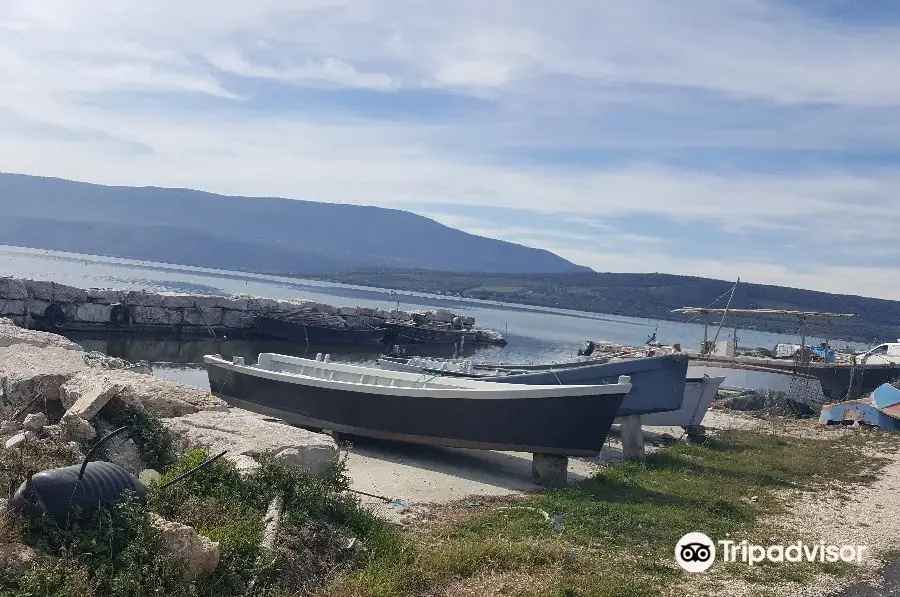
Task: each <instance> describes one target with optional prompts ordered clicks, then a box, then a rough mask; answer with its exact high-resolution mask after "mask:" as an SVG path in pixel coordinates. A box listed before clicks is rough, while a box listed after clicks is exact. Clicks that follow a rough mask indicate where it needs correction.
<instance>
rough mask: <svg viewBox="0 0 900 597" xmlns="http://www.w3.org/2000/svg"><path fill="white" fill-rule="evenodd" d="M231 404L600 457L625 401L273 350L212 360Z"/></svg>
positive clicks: (423, 438) (337, 427)
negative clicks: (245, 360)
mask: <svg viewBox="0 0 900 597" xmlns="http://www.w3.org/2000/svg"><path fill="white" fill-rule="evenodd" d="M204 361H205V362H206V364H207V371H208V374H209V382H210V388H211V389H212V391H213V392H214V393H215V394H217V395H219V396H221V397H222V398H224V399H225V400H226V401H228V402H230V403H232V404H234V405H236V406H240V407H242V408H246V409H248V410H253V411H256V412H260V413H262V414H268V415H272V416H277V417H279V418H282V419H284V420H286V421H288V422H290V423H293V424H296V425H300V426H308V427H313V428H319V429H327V430H331V431H336V432H339V433H344V434H349V435H359V436H366V437H374V438H381V439H390V440H397V441H404V442H413V443H424V444H432V445H441V446H451V447H465V448H477V449H488V450H515V451H524V452H533V453H539V454H562V455H573V456H583V455H596V454H597V453H599V452H600V450H601V449H602V448H603V444H604V441H605V440H606V436H607V435H608V433H609V430H610V427H611V426H612V422H613V418H614V417H615V415H616V412H617V411H618V409H619V406H620V404H621V402H622V398H623V397H624V396H625V395H627V394H628V392H629V391H631V389H632V385H631V383H630V380H628V378H627V377H625V376H623V377H622V378H621V379H618V380H616V383H612V384H604V385H566V386H561V385H552V386H546V385H521V384H487V383H483V382H480V381H478V380H470V379H456V378H454V379H450V378H441V377H436V376H429V375H421V374H416V373H405V372H397V371H386V370H382V369H377V368H371V367H360V366H355V365H346V364H341V363H333V362H324V361H317V360H311V359H301V358H297V357H290V356H285V355H278V354H272V353H262V354H260V355H259V362H258V364H257V365H253V366H249V365H243V364H236V363H233V362H229V361H226V360H224V359H222V358H221V357H219V356H218V355H216V356H205V357H204Z"/></svg>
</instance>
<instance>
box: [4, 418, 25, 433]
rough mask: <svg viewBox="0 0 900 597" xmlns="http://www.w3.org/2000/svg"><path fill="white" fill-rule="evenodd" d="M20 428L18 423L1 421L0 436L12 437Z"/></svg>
mask: <svg viewBox="0 0 900 597" xmlns="http://www.w3.org/2000/svg"><path fill="white" fill-rule="evenodd" d="M21 428H22V426H21V425H20V424H19V422H18V421H3V422H2V423H0V435H14V434H16V433H18V432H19V430H20V429H21Z"/></svg>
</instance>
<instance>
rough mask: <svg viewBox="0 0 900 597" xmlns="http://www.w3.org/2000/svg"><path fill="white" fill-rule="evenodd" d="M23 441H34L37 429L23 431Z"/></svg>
mask: <svg viewBox="0 0 900 597" xmlns="http://www.w3.org/2000/svg"><path fill="white" fill-rule="evenodd" d="M24 433H25V441H29V442H33V441H35V440H36V439H37V438H38V436H37V431H25V432H24Z"/></svg>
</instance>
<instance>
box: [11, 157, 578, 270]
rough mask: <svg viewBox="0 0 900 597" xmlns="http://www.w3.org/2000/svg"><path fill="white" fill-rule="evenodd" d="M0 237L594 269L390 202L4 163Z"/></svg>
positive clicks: (464, 266)
mask: <svg viewBox="0 0 900 597" xmlns="http://www.w3.org/2000/svg"><path fill="white" fill-rule="evenodd" d="M0 243H4V244H11V245H19V246H27V247H34V248H41V249H54V250H60V251H72V252H80V253H91V254H95V255H108V256H114V257H123V258H130V259H146V260H153V261H162V262H167V263H176V264H183V265H197V266H205V267H217V268H223V269H243V270H252V271H261V272H268V273H323V272H338V271H343V270H347V269H352V268H356V267H367V266H368V267H392V268H393V267H398V268H417V269H428V270H445V271H457V272H463V271H471V272H491V273H564V272H579V271H590V269H589V268H585V267H582V266H579V265H575V264H573V263H571V262H569V261H566V260H565V259H563V258H561V257H559V256H557V255H554V254H553V253H550V252H549V251H545V250H543V249H534V248H530V247H524V246H522V245H517V244H514V243H509V242H505V241H499V240H494V239H490V238H485V237H482V236H476V235H473V234H468V233H466V232H462V231H460V230H456V229H454V228H450V227H448V226H444V225H443V224H439V223H438V222H435V221H434V220H430V219H428V218H425V217H422V216H419V215H416V214H412V213H409V212H405V211H400V210H395V209H384V208H380V207H369V206H360V205H342V204H333V203H318V202H314V201H299V200H291V199H278V198H251V197H231V196H225V195H216V194H213V193H205V192H201V191H193V190H189V189H164V188H156V187H111V186H103V185H95V184H88V183H82V182H73V181H69V180H62V179H58V178H43V177H36V176H26V175H21V174H2V173H0Z"/></svg>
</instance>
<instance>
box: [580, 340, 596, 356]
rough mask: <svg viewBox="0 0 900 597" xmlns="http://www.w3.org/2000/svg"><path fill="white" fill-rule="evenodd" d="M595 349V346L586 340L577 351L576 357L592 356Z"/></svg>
mask: <svg viewBox="0 0 900 597" xmlns="http://www.w3.org/2000/svg"><path fill="white" fill-rule="evenodd" d="M596 348H597V346H596V345H595V344H594V343H593V342H592V341H590V340H588V341H587V342H585V343H584V345H583V346H582V347H581V348H579V349H578V356H580V357H589V356H591V355H592V354H594V349H596Z"/></svg>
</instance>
